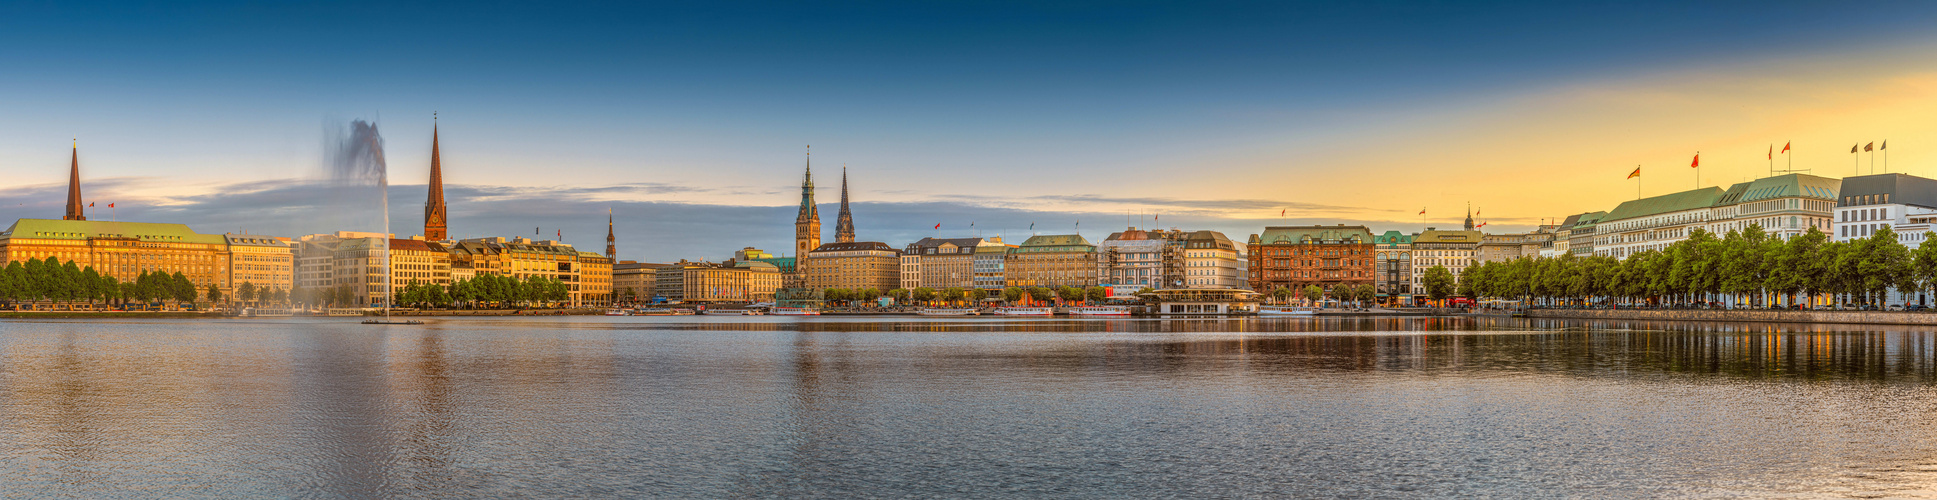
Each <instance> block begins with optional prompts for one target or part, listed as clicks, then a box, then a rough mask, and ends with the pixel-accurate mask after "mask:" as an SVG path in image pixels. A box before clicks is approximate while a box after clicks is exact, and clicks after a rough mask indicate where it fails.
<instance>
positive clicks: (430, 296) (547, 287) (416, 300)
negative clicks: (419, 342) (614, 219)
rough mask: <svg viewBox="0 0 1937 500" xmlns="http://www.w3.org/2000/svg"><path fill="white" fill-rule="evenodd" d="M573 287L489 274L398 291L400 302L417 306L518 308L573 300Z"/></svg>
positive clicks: (553, 281)
mask: <svg viewBox="0 0 1937 500" xmlns="http://www.w3.org/2000/svg"><path fill="white" fill-rule="evenodd" d="M571 290H572V289H571V286H570V285H566V284H565V282H564V281H560V280H557V279H552V278H546V277H543V276H532V277H529V278H525V279H518V278H515V277H510V276H496V275H490V274H485V275H479V276H477V277H475V278H471V279H465V280H458V281H457V282H454V283H451V285H450V287H448V288H446V287H444V286H442V285H438V284H436V283H419V282H417V281H416V280H412V281H411V282H410V283H409V284H406V285H404V287H403V288H401V289H399V290H398V293H397V297H396V301H397V304H399V305H404V306H413V307H424V306H436V307H445V306H453V305H455V306H461V307H473V308H476V307H515V306H520V305H532V304H537V303H543V302H564V301H566V300H570V299H571Z"/></svg>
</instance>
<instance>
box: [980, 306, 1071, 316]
mask: <svg viewBox="0 0 1937 500" xmlns="http://www.w3.org/2000/svg"><path fill="white" fill-rule="evenodd" d="M995 315H996V316H1054V315H1056V310H1055V309H1051V308H1048V307H997V308H995Z"/></svg>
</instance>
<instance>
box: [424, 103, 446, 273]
mask: <svg viewBox="0 0 1937 500" xmlns="http://www.w3.org/2000/svg"><path fill="white" fill-rule="evenodd" d="M430 120H431V124H430V194H429V196H427V197H426V198H425V199H424V239H426V240H431V241H444V240H445V239H446V238H448V237H449V234H448V231H447V229H448V228H447V227H446V220H445V219H446V218H445V214H444V166H443V165H442V160H441V159H440V158H438V156H437V112H435V111H433V112H431V114H430Z"/></svg>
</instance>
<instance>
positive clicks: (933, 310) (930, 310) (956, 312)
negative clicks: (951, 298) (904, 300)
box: [915, 307, 977, 316]
mask: <svg viewBox="0 0 1937 500" xmlns="http://www.w3.org/2000/svg"><path fill="white" fill-rule="evenodd" d="M915 314H917V315H921V316H974V315H976V314H977V313H976V311H975V310H974V309H970V308H966V307H923V308H921V309H916V310H915Z"/></svg>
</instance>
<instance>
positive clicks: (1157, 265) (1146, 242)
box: [1096, 227, 1183, 295]
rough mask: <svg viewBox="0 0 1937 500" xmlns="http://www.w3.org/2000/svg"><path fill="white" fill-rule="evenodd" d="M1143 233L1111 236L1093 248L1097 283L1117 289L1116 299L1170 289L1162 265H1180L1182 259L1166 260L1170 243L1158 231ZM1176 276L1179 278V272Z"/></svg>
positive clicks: (1180, 273)
mask: <svg viewBox="0 0 1937 500" xmlns="http://www.w3.org/2000/svg"><path fill="white" fill-rule="evenodd" d="M1152 236H1153V232H1152V231H1145V230H1141V229H1137V228H1135V227H1131V228H1128V229H1125V230H1123V231H1120V232H1116V233H1111V234H1110V236H1109V237H1107V238H1104V239H1103V241H1102V242H1100V243H1097V244H1096V264H1097V267H1098V271H1097V279H1098V280H1100V281H1102V282H1103V284H1105V285H1109V286H1111V287H1114V288H1116V289H1117V290H1116V292H1117V293H1116V294H1117V295H1127V294H1132V293H1136V292H1137V291H1139V290H1142V289H1145V288H1150V289H1158V288H1169V285H1168V283H1166V282H1165V281H1164V275H1165V274H1166V273H1164V263H1165V262H1182V261H1183V259H1175V260H1166V259H1165V256H1166V254H1167V253H1168V252H1170V251H1171V250H1172V248H1171V247H1172V246H1173V245H1172V244H1171V242H1172V240H1170V239H1168V238H1164V237H1163V234H1162V232H1161V231H1156V232H1155V234H1154V236H1155V237H1152ZM1175 274H1178V275H1182V274H1183V273H1182V270H1177V272H1176V273H1175Z"/></svg>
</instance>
